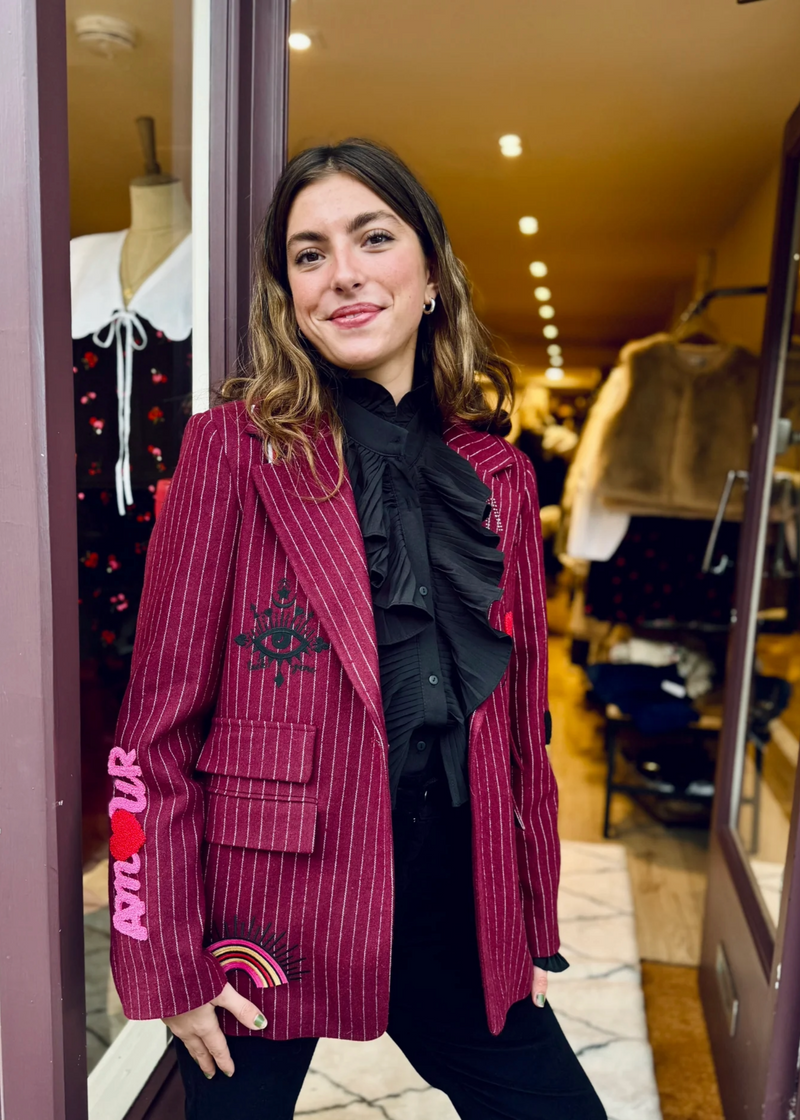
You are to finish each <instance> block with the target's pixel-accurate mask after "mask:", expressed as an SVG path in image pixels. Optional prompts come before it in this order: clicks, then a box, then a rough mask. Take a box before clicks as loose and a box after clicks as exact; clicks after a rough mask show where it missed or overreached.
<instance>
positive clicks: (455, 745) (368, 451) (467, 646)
mask: <svg viewBox="0 0 800 1120" xmlns="http://www.w3.org/2000/svg"><path fill="white" fill-rule="evenodd" d="M334 389H335V398H334V399H335V405H336V409H337V412H338V414H339V416H340V418H341V421H342V424H343V426H344V429H345V432H346V435H347V440H346V445H345V459H346V463H347V468H348V472H349V474H350V480H351V483H352V486H353V493H354V497H355V503H356V509H357V511H358V518H359V522H360V525H361V532H362V534H363V537H364V548H365V552H366V559H367V567H368V569H369V576H370V582H371V585H372V602H373V609H374V613H375V629H376V635H377V642H378V657H379V666H380V678H381V692H382V698H383V708H384V713H385V717H386V729H387V735H388V739H389V783H390V789H391V793H392V800H393V803H394V799H395V796H396V792H397V786H398V783H399V781H400V776H401V774H409V773H418V772H420V771H425V770H427V769H428V768H429V767H430V766H431V765H432V763H433V760H434V759H435V757H436V755H437V754H439V753H440V754H441V757H442V761H443V763H444V769H445V773H446V775H447V781H448V784H449V787H450V794H451V798H452V803H453V805H454V806H458V805H463V804H464V803H465V802H466V801H467V800H468V798H469V785H468V780H467V745H468V720H469V716H470V715H471V714H472V712H474V711H475V709H476V708H477V707H478V706H479V705H480V704H482V703H483V701H484V700H485V699H486V698H487V697H488V696H489V695H490V694H491V693H492V692H493V691H494V689H495V687H496V686H497V684H499V682H500V678H501V677H502V676H503V673H504V672H505V671H506V668H507V666H508V662H509V658H510V656H511V646H512V642H511V638H510V637H509V636H508V635H507V634H505V633H504V632H503V631H501V630H495V629H494V627H493V626H492V625H491V624H490V623H489V621H488V618H487V615H488V611H489V607H490V606H491V604H492V603H494V602H495V601H496V600H497V599H499V598H500V595H501V591H500V587H499V584H500V580H501V578H502V575H503V553H502V552H500V551H498V548H497V545H498V543H499V540H500V538H499V537H498V535H497V534H496V533H494V532H492V531H491V530H490V529H488V528H486V526H485V525H484V524H483V522H484V521H485V520H486V518H487V517H488V516H489V513H490V510H491V506H490V504H489V499H490V497H491V490H490V489H489V487H488V486H486V485H485V483H483V482H482V481H481V480H480V478H479V477H478V475H477V473H476V471H475V468H474V467H473V466H472V465H471V464H470V463H469V462H468V461H467V460H466V459H465V458H463V456H461V455H459V454H458V452H457V451H454V450H453V449H452V448H450V447H448V446H447V444H446V443H445V442H444V440H443V439H442V422H441V415H440V412H439V409H438V407H437V405H436V403H435V399H434V396H433V389H432V382H431V381H430V379H429V377H428V376H427V374H425V373H424V372H421V371H420V370H419V368H418V370H417V376H416V378H415V384H414V387H413V388H412V389H411V390H410V391H409V392H408V393H406V394H405V396H404V397H403V399H402V400H401V401H400V402H399V403H398V404H397V405H395V402H394V398H393V397H392V395H391V393H390V392H389V391H388V390H387V389H385V388H384V387H383V386H382V385H379V384H378V383H377V382H376V381H372V380H370V379H369V378H366V377H348V376H346V375H344V374H342V375H341V376H339V377H338V378H337V379H336V381H335V383H334Z"/></svg>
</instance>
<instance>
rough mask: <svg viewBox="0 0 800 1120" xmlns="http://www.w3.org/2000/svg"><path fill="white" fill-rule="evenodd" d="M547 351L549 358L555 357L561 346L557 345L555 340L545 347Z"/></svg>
mask: <svg viewBox="0 0 800 1120" xmlns="http://www.w3.org/2000/svg"><path fill="white" fill-rule="evenodd" d="M547 353H548V354H549V355H550V357H551V358H557V357H558V355H559V354H560V353H561V347H560V346H559V345H558V343H557V342H553V343H552V344H551V345H550V346H548V347H547Z"/></svg>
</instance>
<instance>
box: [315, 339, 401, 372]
mask: <svg viewBox="0 0 800 1120" xmlns="http://www.w3.org/2000/svg"><path fill="white" fill-rule="evenodd" d="M390 353H391V351H388V350H384V348H383V347H380V346H375V345H370V346H366V345H362V346H342V347H337V348H336V349H335V350H333V349H331V350H329V351H328V352H327V354H326V357H327V359H328V361H329V362H333V364H334V365H336V366H341V368H342V369H353V370H368V369H372V368H373V367H374V366H377V365H380V364H381V362H384V361H386V359H387V357H389V354H390Z"/></svg>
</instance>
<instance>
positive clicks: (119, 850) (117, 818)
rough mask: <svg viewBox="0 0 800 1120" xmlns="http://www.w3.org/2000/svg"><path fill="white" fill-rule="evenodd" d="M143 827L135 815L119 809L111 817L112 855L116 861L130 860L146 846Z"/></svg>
mask: <svg viewBox="0 0 800 1120" xmlns="http://www.w3.org/2000/svg"><path fill="white" fill-rule="evenodd" d="M144 840H145V836H144V831H143V829H142V826H141V825H140V824H139V822H138V821H137V819H136V817H135V816H134V815H133V813H129V812H128V810H127V809H117V810H115V812H114V813H112V815H111V845H110V847H111V854H112V856H113V857H114V859H122V860H126V859H130V858H131V856H132V855H135V853H136V852H138V851H139V849H140V848H141V846H142V844H144Z"/></svg>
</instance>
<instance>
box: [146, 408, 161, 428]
mask: <svg viewBox="0 0 800 1120" xmlns="http://www.w3.org/2000/svg"><path fill="white" fill-rule="evenodd" d="M147 419H148V420H150V421H151V423H153V424H160V423H161V421H162V420H163V419H164V413H163V412H162V411H161V409H160V408H159V407H158V405H155V406H154V407H153V408H151V409H150V411H149V412H148V414H147Z"/></svg>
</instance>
